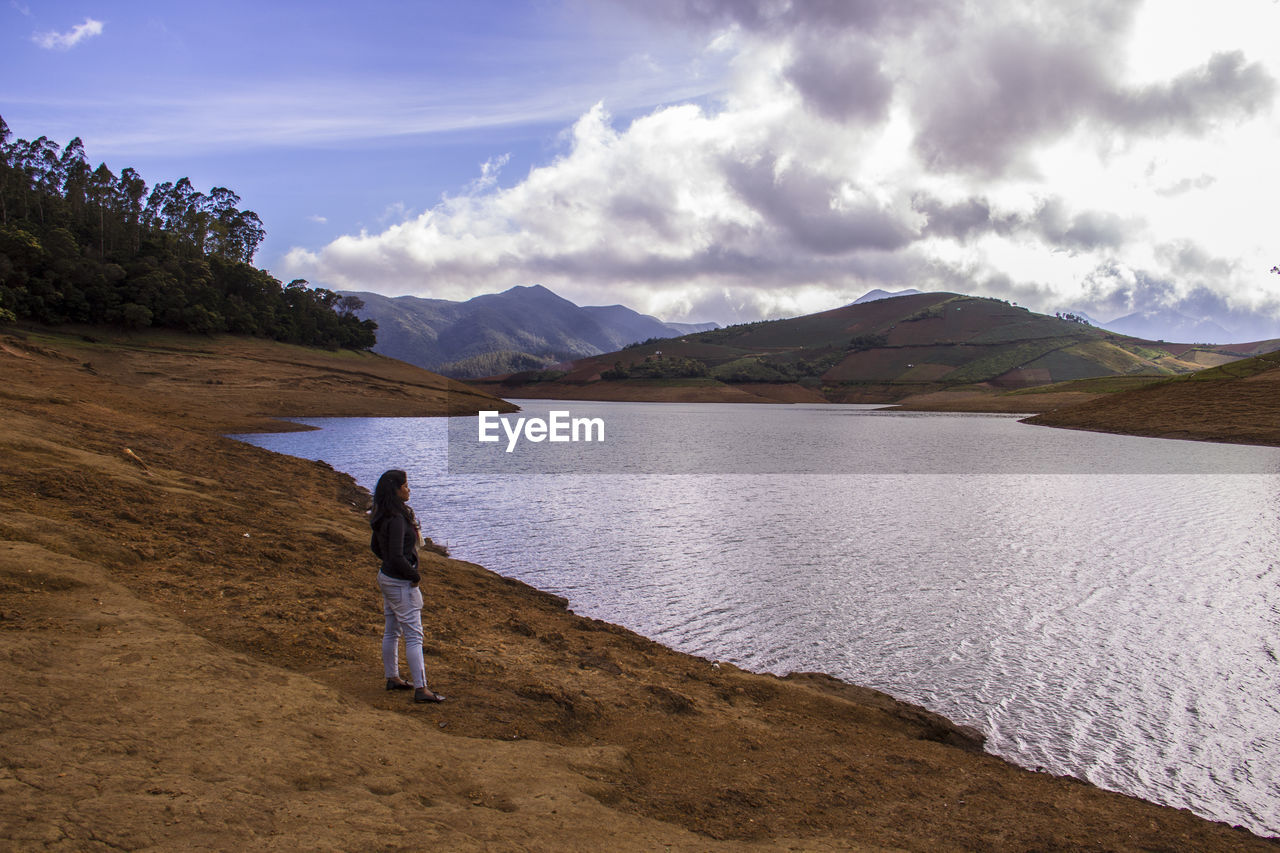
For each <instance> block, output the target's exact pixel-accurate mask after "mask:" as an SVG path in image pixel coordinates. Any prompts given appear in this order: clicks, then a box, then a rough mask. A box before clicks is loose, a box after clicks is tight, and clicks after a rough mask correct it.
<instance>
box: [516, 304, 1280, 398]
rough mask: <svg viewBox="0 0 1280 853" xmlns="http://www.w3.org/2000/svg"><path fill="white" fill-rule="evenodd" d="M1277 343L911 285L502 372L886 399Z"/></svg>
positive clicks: (541, 384) (544, 385) (1148, 369)
mask: <svg viewBox="0 0 1280 853" xmlns="http://www.w3.org/2000/svg"><path fill="white" fill-rule="evenodd" d="M1276 349H1280V340H1275V341H1265V342H1261V343H1252V344H1239V345H1227V346H1205V345H1193V344H1166V343H1162V342H1155V341H1150V340H1145V339H1139V338H1133V337H1129V336H1126V335H1120V334H1117V333H1115V332H1110V331H1107V330H1106V329H1100V328H1097V327H1095V326H1090V325H1087V324H1085V323H1081V322H1076V321H1074V320H1069V319H1063V318H1060V317H1049V316H1046V315H1043V314H1036V313H1033V312H1031V311H1028V310H1027V309H1026V308H1021V307H1019V306H1016V305H1011V304H1009V303H1007V302H1004V301H1002V300H998V299H985V298H979V297H973V296H965V295H961V294H956V293H915V294H907V295H902V296H895V297H894V298H892V299H875V300H872V301H865V302H858V303H853V304H850V305H845V306H843V307H841V308H837V309H834V310H831V311H824V312H822V313H820V314H810V315H807V316H804V317H795V318H792V319H787V320H772V321H761V322H757V323H746V324H742V325H738V326H730V327H728V328H723V329H716V330H713V331H710V332H701V333H697V334H687V335H680V336H678V337H675V338H672V339H668V340H664V341H661V342H660V343H647V344H643V345H638V346H631V347H627V348H626V349H624V350H621V351H619V352H614V353H609V354H604V355H594V356H589V357H586V358H580V359H578V360H576V361H575V362H574V363H573V364H572V366H571V367H570V368H569V369H568V370H567V371H565V372H564V374H563V375H560V374H559V373H557V374H556V375H555V376H554V377H551V376H532V377H530V376H515V377H507V378H506V379H504V380H502V382H503V383H504V385H505V386H506V390H505V391H504V392H503V393H506V394H510V393H516V392H514V391H512V390H511V389H512V388H513V387H519V388H520V390H519V392H518V396H539V397H542V396H558V397H573V396H577V397H585V398H588V399H590V398H592V395H593V394H605V395H608V396H606V397H605V398H606V399H614V398H628V397H627V396H626V395H627V394H628V393H631V392H628V391H624V390H623V389H622V388H621V387H620V386H623V385H629V387H630V388H631V390H632V391H634V390H635V389H636V388H637V387H639V386H640V385H644V386H646V387H647V388H650V389H652V388H654V387H658V386H662V387H665V388H668V389H671V388H677V387H679V388H680V389H681V390H680V392H679V395H677V396H678V398H679V399H694V398H695V397H697V398H699V399H743V398H745V397H747V396H750V395H748V394H744V393H742V392H743V390H744V389H750V390H751V393H752V394H756V395H760V394H763V395H764V396H769V397H771V398H774V399H783V398H785V399H792V400H799V399H811V400H822V399H825V400H829V401H833V402H889V401H895V400H900V399H903V398H905V397H907V396H910V395H913V394H920V393H930V392H936V391H947V390H954V389H966V390H979V391H982V390H985V391H1000V390H1011V389H1019V388H1030V387H1035V386H1042V385H1048V384H1051V383H1057V382H1067V381H1072V380H1080V379H1092V378H1099V377H1111V376H1138V375H1146V376H1150V377H1152V378H1158V377H1160V376H1169V375H1174V374H1179V373H1191V372H1194V371H1197V370H1201V369H1203V368H1205V367H1211V366H1215V365H1219V364H1223V363H1226V362H1230V361H1234V360H1237V359H1241V358H1244V357H1247V356H1251V355H1257V354H1259V353H1262V352H1269V351H1271V350H1276ZM531 381H532V383H533V384H529V383H530V382H531ZM593 386H601V387H598V388H594V390H593ZM766 386H767V387H766ZM784 386H790V390H784ZM691 389H697V390H696V391H695V390H691ZM730 390H732V393H729V392H730ZM645 393H646V394H648V393H649V392H648V391H646V392H645ZM652 396H656V397H658V398H663V397H662V394H655V395H652ZM632 398H638V397H632Z"/></svg>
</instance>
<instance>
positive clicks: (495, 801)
mask: <svg viewBox="0 0 1280 853" xmlns="http://www.w3.org/2000/svg"><path fill="white" fill-rule="evenodd" d="M43 349H44V350H45V352H34V351H27V353H26V355H25V356H15V355H12V354H11V353H9V352H8V351H5V352H3V353H0V366H3V367H4V369H5V371H6V373H8V374H12V377H13V378H12V381H11V382H10V384H9V386H8V387H7V388H6V389H5V390H4V392H3V393H4V396H5V398H6V400H8V401H11V402H13V403H16V404H18V405H14V406H12V407H9V408H8V410H7V411H5V412H4V413H3V414H0V441H3V444H4V446H5V449H6V454H5V462H4V463H3V464H0V483H2V484H3V486H4V489H3V496H0V503H2V504H3V506H4V510H5V512H4V513H3V522H2V523H3V530H4V535H3V540H4V541H3V542H2V543H0V581H3V583H2V584H0V616H2V617H3V618H2V619H0V628H3V629H5V630H3V631H0V640H2V641H3V642H4V643H5V651H6V652H7V653H8V655H7V657H5V656H0V660H3V661H7V663H4V664H3V666H4V669H5V674H6V676H7V677H8V678H9V679H10V680H9V682H8V683H10V684H12V685H14V687H13V688H12V689H11V690H10V691H9V695H8V696H7V697H5V698H3V699H2V700H0V701H3V702H4V711H5V719H6V720H7V723H6V726H5V728H4V731H3V732H0V737H2V738H3V741H2V742H3V749H0V755H5V756H6V759H5V761H6V766H5V767H4V768H3V774H2V775H0V783H3V784H0V803H2V804H4V805H5V809H4V810H3V811H4V812H5V813H6V814H7V815H9V817H4V818H0V828H2V829H3V833H2V837H6V838H9V839H11V840H14V841H16V842H19V843H23V844H28V843H29V844H32V845H33V846H34V845H36V844H37V843H48V841H49V840H51V839H63V842H62V843H63V844H64V846H74V847H77V849H79V848H81V847H83V846H85V845H88V844H90V843H95V844H100V843H113V844H118V845H119V846H145V845H147V844H151V845H155V844H159V845H165V846H168V845H177V844H181V843H183V842H184V841H186V842H197V843H201V844H206V845H211V846H223V847H225V846H236V845H243V844H244V842H245V841H246V840H247V839H248V840H252V839H256V842H251V843H250V844H249V846H256V845H257V844H262V843H265V842H267V841H268V840H274V841H275V842H276V843H279V842H281V841H283V840H284V839H290V840H294V841H297V840H299V839H302V840H303V841H304V843H308V844H316V843H329V844H334V845H337V846H341V847H345V848H346V849H352V848H359V847H368V846H371V845H376V844H379V843H386V841H387V839H388V838H395V839H399V840H400V843H413V841H416V842H417V843H420V844H425V843H427V842H426V841H425V839H432V838H433V839H435V841H434V843H436V844H444V845H446V846H450V847H453V848H456V849H476V848H477V847H478V846H481V845H484V844H487V845H490V846H499V847H501V846H511V845H513V844H516V843H520V844H525V845H528V844H533V845H534V846H539V845H542V846H544V847H546V848H548V849H551V848H559V849H571V850H573V849H582V850H589V849H599V848H600V847H601V846H604V845H608V846H610V847H616V848H618V849H621V850H630V849H636V850H640V849H654V848H655V847H658V846H659V845H670V846H671V847H672V848H673V849H681V850H685V849H688V850H705V849H714V850H718V849H735V850H738V849H787V848H788V847H797V846H799V847H803V848H805V849H814V850H828V849H831V850H834V849H888V848H893V849H910V850H932V849H937V847H938V846H939V845H940V844H943V845H947V844H952V845H956V846H977V847H981V848H985V849H1008V850H1021V849H1028V848H1035V847H1039V848H1052V847H1057V848H1060V849H1074V848H1077V847H1083V846H1093V845H1097V844H1103V845H1104V846H1108V847H1111V848H1112V849H1121V850H1123V849H1143V848H1146V847H1150V846H1151V845H1152V844H1156V843H1159V844H1164V845H1172V846H1178V847H1183V848H1188V847H1190V848H1196V849H1223V850H1226V849H1241V850H1247V849H1276V845H1275V843H1274V842H1270V841H1267V840H1265V839H1260V838H1258V837H1256V836H1252V835H1249V834H1247V833H1244V832H1241V831H1239V830H1234V829H1231V828H1229V827H1226V826H1225V825H1224V824H1217V823H1212V822H1210V821H1206V820H1203V819H1201V818H1197V817H1194V816H1193V815H1191V814H1189V813H1187V812H1183V811H1178V810H1174V809H1170V808H1166V807H1161V806H1157V805H1154V804H1151V803H1147V802H1145V801H1141V800H1137V799H1135V798H1132V797H1127V796H1125V795H1121V794H1115V793H1112V792H1107V791H1103V790H1102V789H1098V788H1094V787H1093V786H1090V785H1088V784H1087V783H1083V782H1079V781H1077V780H1073V779H1068V778H1063V777H1051V776H1048V775H1047V774H1038V773H1035V772H1033V771H1029V770H1024V769H1022V768H1019V767H1016V766H1014V765H1012V764H1010V763H1009V762H1006V761H1004V760H1002V759H999V758H996V757H995V756H991V755H988V754H985V753H982V752H975V751H973V749H972V747H973V746H974V744H973V742H972V738H971V737H968V736H966V735H965V733H964V732H963V731H962V730H959V729H958V728H957V727H955V726H954V725H953V724H951V723H949V722H948V721H945V720H944V719H943V718H941V717H938V716H937V715H932V714H930V713H929V712H926V711H924V710H923V709H920V708H918V707H917V706H910V705H907V704H906V703H901V702H898V701H897V700H894V699H892V698H891V697H888V696H887V695H885V694H878V693H876V691H871V690H868V689H866V688H861V687H857V686H854V685H849V684H845V683H844V682H839V681H837V680H835V679H833V678H831V677H830V676H823V675H820V674H812V673H810V674H793V675H791V676H788V677H786V678H778V677H775V676H769V675H763V674H755V673H749V672H746V671H743V670H740V669H738V668H737V667H734V666H732V665H730V664H721V665H720V666H718V667H717V666H712V665H711V662H708V661H706V660H704V659H701V658H695V657H692V656H689V655H685V654H682V653H679V652H676V651H674V650H672V649H669V648H667V647H665V646H660V645H659V644H657V643H654V642H653V641H650V640H647V639H645V638H643V637H641V636H639V635H637V634H634V633H633V632H630V631H627V630H626V629H623V628H620V627H618V626H616V625H611V624H609V623H605V622H600V621H599V620H593V619H588V618H584V617H579V616H576V615H575V614H573V613H572V612H571V611H569V610H568V604H567V602H565V601H564V599H560V598H557V597H555V596H552V595H550V594H548V593H545V592H541V591H538V590H535V589H534V588H532V587H528V586H527V585H525V584H522V583H520V582H518V581H514V580H511V579H507V578H503V577H501V576H499V575H496V574H494V573H492V572H489V571H488V570H485V569H483V568H482V567H479V566H476V565H474V564H471V563H466V562H464V561H459V560H452V559H449V558H446V557H443V556H439V555H424V558H425V559H424V569H425V571H424V574H425V575H426V576H427V578H428V581H429V582H428V585H427V586H428V589H429V590H430V591H431V592H432V595H431V600H430V602H429V606H428V618H427V620H426V621H428V622H429V623H430V624H429V627H428V632H429V634H428V638H427V640H428V645H429V654H428V662H427V665H428V673H429V676H430V677H431V678H432V679H433V686H435V687H437V688H438V689H440V690H441V692H444V693H446V694H447V695H449V696H450V697H451V699H450V702H448V703H445V704H444V705H442V706H440V707H439V708H435V709H432V710H431V711H430V712H424V711H422V710H421V709H418V708H414V707H413V706H411V705H406V703H404V702H402V701H397V700H398V699H399V698H400V697H396V696H394V695H393V694H389V693H387V692H386V691H383V690H382V689H381V683H380V679H379V678H377V677H375V676H377V675H378V673H377V672H374V671H373V670H374V668H376V667H378V665H377V654H378V653H377V635H378V634H380V631H381V622H380V617H379V615H378V609H377V604H376V600H375V597H374V591H373V590H372V589H371V588H369V589H366V587H371V584H369V583H367V580H368V578H370V577H372V573H373V571H376V567H375V569H373V570H371V569H370V564H371V562H372V561H371V559H370V558H369V555H368V554H367V527H364V520H363V515H362V508H363V502H364V501H365V500H366V499H367V497H366V495H365V493H364V492H363V490H362V489H359V488H358V487H357V486H356V484H355V483H354V481H353V480H352V479H351V478H350V477H349V476H347V475H345V474H341V473H340V472H337V471H334V470H333V469H332V468H330V467H328V466H327V465H325V464H323V463H316V462H308V461H305V460H300V459H296V458H294V457H287V456H282V455H280V454H274V453H270V452H268V451H264V450H260V449H258V448H255V447H253V446H251V445H248V444H245V443H243V442H240V441H237V440H235V439H230V438H226V437H224V436H225V433H228V432H233V431H240V432H248V431H251V430H245V429H241V428H240V425H241V424H243V423H252V424H254V426H255V427H256V426H259V425H261V424H263V423H264V422H265V421H266V420H267V419H269V418H271V417H272V416H271V415H270V414H269V412H268V411H266V410H265V409H267V408H269V406H268V405H267V404H264V403H261V402H257V401H263V400H269V399H270V398H272V396H273V395H275V397H276V399H275V401H274V403H272V404H271V405H274V406H275V407H277V413H278V412H279V411H280V410H281V409H283V408H284V407H287V406H289V405H290V403H291V401H290V399H289V395H288V394H287V393H282V391H284V390H289V389H292V390H291V392H290V393H292V394H293V395H294V399H301V397H298V396H297V395H298V394H299V393H301V391H300V390H299V389H298V388H297V387H294V386H297V385H298V384H299V383H298V378H297V377H298V374H297V372H296V371H297V366H296V363H295V362H292V361H291V358H292V357H291V358H290V359H285V360H283V361H281V362H280V364H279V366H277V365H276V364H275V363H273V362H271V361H270V360H269V359H268V360H266V361H263V360H261V359H262V358H264V357H263V356H262V355H261V354H259V356H258V358H259V360H258V361H255V362H253V370H252V372H251V373H244V372H243V371H244V367H243V362H242V361H237V358H242V355H239V356H238V355H236V353H235V352H234V351H233V352H230V353H228V354H225V355H223V356H219V355H217V354H212V355H210V354H204V355H201V356H200V358H201V359H205V363H204V364H203V366H202V369H203V370H205V371H206V372H208V374H209V375H208V376H205V379H209V378H216V377H220V378H221V379H222V381H223V383H224V387H223V388H222V389H216V386H215V390H221V393H220V394H215V395H212V396H213V397H214V399H206V400H203V401H202V402H200V403H196V402H195V401H193V399H192V396H191V395H192V393H193V389H195V388H197V387H199V386H200V385H202V384H204V383H203V382H202V381H199V378H198V377H197V376H195V375H194V374H187V375H185V376H183V377H180V379H181V381H175V380H172V379H169V378H167V376H168V374H165V372H164V371H160V375H158V376H152V375H147V374H146V371H149V370H153V369H154V368H155V366H156V362H155V360H154V357H150V358H146V359H143V360H142V362H138V361H136V360H135V361H132V362H130V364H131V365H132V366H131V367H129V366H122V365H123V362H121V363H111V362H109V361H107V360H102V359H99V360H98V361H92V362H91V364H90V366H91V367H92V369H91V370H90V369H86V360H84V359H81V358H80V357H79V354H78V353H77V354H72V355H70V356H69V355H68V353H69V352H71V351H70V350H68V349H65V348H63V349H59V348H57V347H53V346H48V345H44V346H43ZM233 349H234V347H233ZM178 360H179V361H180V362H189V361H191V360H192V359H191V358H180V359H178ZM319 362H321V363H319V364H313V365H312V366H311V367H310V368H308V369H309V370H311V371H312V373H311V374H309V378H308V379H307V381H308V382H314V384H313V385H312V386H310V387H311V389H312V390H313V391H314V392H315V393H316V395H317V396H316V397H315V399H313V401H312V404H313V405H314V406H315V414H311V413H304V414H303V415H302V416H306V417H310V416H320V414H319V412H320V410H321V409H322V408H323V406H322V405H321V404H322V403H323V404H327V405H330V406H332V407H333V408H337V409H341V408H342V407H344V406H345V407H349V409H348V410H350V408H355V407H357V406H359V405H363V404H364V403H366V402H369V401H371V400H373V399H374V398H372V397H371V396H370V395H369V393H368V388H367V385H368V379H367V377H366V378H363V379H361V380H359V382H357V383H354V384H348V385H347V386H346V389H347V390H342V388H343V386H342V379H343V374H342V371H341V369H331V368H326V367H325V366H324V365H323V363H322V362H323V359H319ZM368 367H369V365H367V364H366V365H362V369H367V368H368ZM334 368H340V365H335V366H334ZM395 369H396V370H399V369H400V368H398V367H396V368H395ZM237 371H241V373H240V374H239V375H237V373H236V372H237ZM270 381H274V382H275V383H276V387H275V388H274V389H271V388H268V389H266V390H264V386H263V383H268V384H269V382H270ZM419 381H420V382H421V383H422V385H421V386H420V387H426V385H427V384H428V380H426V379H425V378H423V379H420V380H419ZM430 381H432V382H434V381H435V380H430ZM232 383H238V384H237V385H235V386H234V394H232V393H228V392H229V391H231V390H233V389H230V388H228V387H226V386H228V385H231V384H232ZM335 389H338V390H335ZM385 389H386V390H384V391H383V392H382V394H383V396H382V397H380V398H377V401H380V402H379V405H381V406H383V407H384V409H388V410H389V409H394V408H395V407H396V406H399V407H400V411H403V412H405V413H406V414H409V413H410V412H411V411H413V410H414V407H416V410H417V411H418V412H425V411H426V410H427V409H428V408H429V407H428V405H427V403H426V402H425V401H424V400H425V398H424V399H416V400H405V399H404V398H403V396H402V395H401V396H399V397H398V395H397V394H396V391H395V390H394V384H393V383H391V382H387V384H386V386H385ZM201 390H205V389H201ZM302 390H306V389H302ZM454 393H461V392H454ZM236 394H238V395H239V399H240V400H242V401H245V402H247V403H250V404H251V406H252V405H256V406H258V407H259V409H260V411H253V410H251V408H244V407H243V405H244V404H243V403H242V404H241V406H242V407H241V408H236V409H234V413H232V414H230V415H229V413H228V405H229V404H228V400H231V399H232V398H233V397H235V395H236ZM455 402H456V401H455ZM393 404H394V405H393ZM432 405H436V406H444V407H445V408H448V407H449V406H450V405H451V404H450V402H449V401H448V400H447V399H445V400H443V401H442V400H441V399H439V398H437V399H436V400H435V402H434V403H432ZM375 408H376V406H375ZM336 416H342V415H340V414H339V415H336ZM277 423H280V422H279V421H277ZM214 430H221V434H212V431H214ZM126 447H127V448H129V449H130V450H131V454H132V458H131V456H130V455H126V454H125V453H123V448H126ZM362 529H363V532H362ZM428 533H429V531H428ZM171 650H180V651H181V653H182V654H181V655H179V656H178V657H174V656H173V653H171ZM31 655H34V658H32V657H31ZM50 656H52V657H50ZM184 657H190V658H191V659H193V660H196V661H197V663H196V665H194V666H184V665H183V664H182V663H181V662H180V661H181V660H182V659H183V658H184ZM31 659H33V660H36V661H41V660H52V661H54V662H56V665H57V667H58V670H57V672H60V673H64V674H66V675H68V676H75V677H74V678H71V677H66V678H57V677H54V675H55V673H54V672H53V671H49V670H48V669H45V668H42V667H38V666H37V667H32V666H21V665H19V664H17V663H16V662H17V661H19V660H31ZM148 661H151V663H150V664H149V663H148ZM153 664H154V666H153ZM81 678H84V679H91V680H92V681H93V683H94V684H95V690H94V691H93V692H92V693H91V694H90V695H87V696H86V695H83V693H82V692H81V691H80V690H79V689H78V686H77V684H76V681H77V680H79V679H81ZM104 701H105V702H106V707H107V708H108V710H109V713H108V714H105V715H104V714H103V702H104ZM316 709H323V711H322V713H320V715H319V716H318V717H317V716H315V714H314V713H313V711H314V710H316ZM49 719H54V720H57V721H58V722H57V723H56V724H55V725H54V726H52V727H49V726H48V725H47V720H49ZM149 721H151V722H149ZM157 721H158V722H157ZM194 721H199V722H194ZM193 724H194V728H193ZM387 727H392V728H404V729H405V730H406V731H408V732H412V737H413V740H414V742H416V743H420V744H423V745H424V747H425V751H424V752H423V753H422V754H421V755H410V756H405V755H404V754H402V753H389V752H388V751H387V750H386V749H385V748H384V747H382V746H379V743H380V737H381V736H380V735H379V734H378V733H380V732H382V731H384V730H385V729H386V728H387ZM206 730H207V734H206V733H205V732H206ZM94 732H97V733H98V735H94ZM107 732H110V735H109V736H107V734H106V733H107ZM374 737H378V738H379V740H377V741H375V740H371V738H374ZM184 738H191V741H192V742H191V743H190V744H184ZM233 742H234V743H236V744H237V749H236V750H227V749H225V748H222V746H223V745H225V744H227V743H233ZM957 742H958V743H960V744H963V745H965V746H968V747H969V748H968V749H962V748H958V747H957V745H955V744H956V743H957ZM356 744H358V745H359V746H358V748H355V749H353V748H352V745H356ZM158 746H159V747H160V748H159V750H158V749H157V747H158ZM131 750H132V752H131ZM9 756H12V758H9ZM68 758H70V759H71V762H70V764H68V761H67V759H68ZM60 774H61V775H60ZM5 780H12V782H6V781H5ZM231 780H234V782H232V781H231ZM229 786H231V787H229ZM232 788H233V789H234V790H232ZM155 791H159V792H162V793H153V792H155ZM86 792H87V793H86ZM228 796H230V797H231V798H232V800H235V801H237V802H238V806H237V808H238V809H239V810H238V811H237V810H236V809H231V808H229V807H227V806H219V803H221V802H223V800H225V799H226V798H227V797H228ZM406 796H407V797H409V799H405V797H406ZM245 798H248V799H247V800H246V799H245ZM246 803H247V804H248V808H246ZM264 815H265V817H264ZM355 815H367V816H371V817H376V820H368V821H362V820H354V819H353V818H354V816H355ZM95 838H96V839H99V840H98V841H92V839H95ZM77 839H79V842H78V841H77ZM102 839H106V842H103V841H102ZM517 839H518V841H517ZM81 842H82V843H81Z"/></svg>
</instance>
